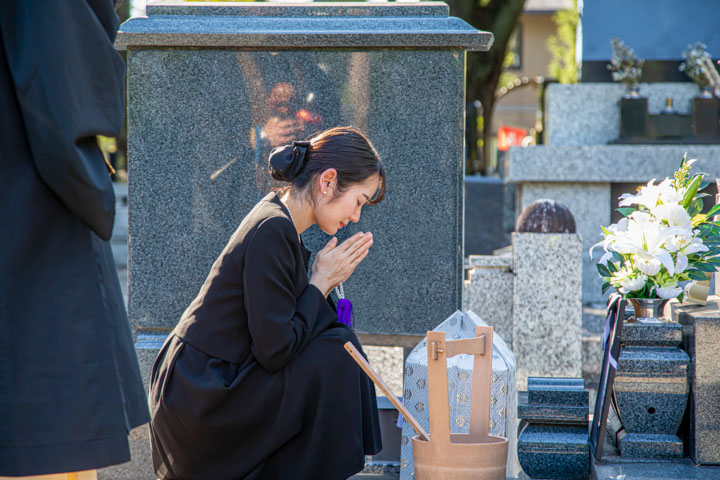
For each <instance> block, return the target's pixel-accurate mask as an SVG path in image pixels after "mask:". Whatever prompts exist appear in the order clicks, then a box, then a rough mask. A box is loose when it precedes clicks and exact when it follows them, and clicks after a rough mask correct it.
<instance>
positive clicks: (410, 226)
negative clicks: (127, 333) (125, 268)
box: [128, 49, 464, 334]
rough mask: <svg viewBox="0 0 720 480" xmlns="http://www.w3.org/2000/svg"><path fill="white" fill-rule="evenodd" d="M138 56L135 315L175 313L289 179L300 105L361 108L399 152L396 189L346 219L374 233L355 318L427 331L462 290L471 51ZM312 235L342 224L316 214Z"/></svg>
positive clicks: (158, 318)
mask: <svg viewBox="0 0 720 480" xmlns="http://www.w3.org/2000/svg"><path fill="white" fill-rule="evenodd" d="M429 66H431V68H430V67H429ZM128 69H129V74H128V131H129V137H128V154H129V180H130V185H129V196H130V205H129V208H130V218H129V236H130V240H129V279H130V299H129V316H130V319H131V321H132V323H133V324H134V325H136V326H138V327H140V328H165V329H170V328H172V327H173V326H174V325H175V323H176V322H177V320H178V319H179V318H180V316H181V314H182V312H183V310H184V309H185V308H186V307H187V305H188V304H189V303H190V301H191V300H192V299H193V298H194V297H195V295H196V294H197V292H198V291H199V289H200V287H201V285H202V283H203V281H204V279H205V276H206V275H207V273H208V272H209V270H210V267H211V265H212V263H213V261H214V260H215V258H216V257H217V255H218V254H219V253H220V251H221V250H222V248H223V246H224V245H225V243H226V242H227V241H228V239H229V238H230V236H231V235H232V233H233V231H234V230H235V229H236V228H237V226H238V225H239V223H240V221H241V220H242V218H243V217H244V216H245V215H246V214H247V213H248V212H249V211H250V209H251V208H252V207H253V205H254V204H255V203H256V202H257V201H258V199H260V198H262V196H263V195H264V194H265V193H266V192H267V191H268V190H269V189H270V188H272V187H273V186H276V184H275V183H274V182H271V180H270V178H269V176H268V175H267V173H266V166H265V162H266V159H267V155H268V153H269V152H270V149H271V148H272V147H273V146H274V145H275V144H277V143H276V142H277V141H278V140H277V135H275V134H274V133H273V130H272V128H271V127H272V122H271V120H273V119H274V118H281V117H282V116H283V115H286V113H287V112H286V110H288V109H289V112H290V113H291V114H294V112H295V111H296V110H297V109H305V110H310V111H312V112H314V113H316V114H318V115H319V120H318V121H317V123H305V124H302V127H301V129H300V130H298V131H297V133H296V136H297V137H303V136H305V135H308V134H309V133H311V132H312V131H314V130H316V129H321V128H326V127H330V126H335V125H348V124H352V125H354V126H356V127H358V128H360V129H361V130H364V131H365V132H366V133H368V135H369V137H370V138H371V139H372V140H373V142H374V145H375V147H376V148H377V150H378V152H379V153H380V155H381V156H382V157H383V161H384V164H385V165H386V170H387V181H388V195H387V198H386V200H385V201H384V202H383V203H382V204H380V205H378V206H371V207H368V208H366V209H365V210H364V211H363V216H362V219H361V221H360V223H359V225H352V226H351V227H348V228H347V229H345V230H347V232H344V233H343V234H341V235H339V238H340V240H342V239H344V238H345V237H347V236H349V235H351V234H352V233H354V232H356V231H358V230H363V231H371V232H373V234H374V241H375V244H374V246H373V248H372V251H371V253H370V255H369V257H368V258H367V259H366V260H365V261H364V262H363V263H362V264H361V265H360V266H359V267H358V269H357V270H356V272H355V274H354V275H353V277H352V278H351V279H350V280H349V281H348V282H347V283H346V285H345V292H346V294H347V295H348V297H349V298H351V299H352V300H353V303H354V306H355V309H356V310H355V312H356V314H355V319H356V322H357V326H358V330H359V331H364V332H372V333H391V334H403V333H410V334H424V333H425V332H426V331H427V330H428V329H431V328H432V327H433V326H434V325H435V323H436V321H437V320H436V319H437V318H444V317H445V316H447V314H448V312H452V311H455V310H456V309H458V308H460V307H461V306H462V304H461V296H462V271H463V265H462V263H463V256H462V231H463V223H462V208H463V197H462V184H463V175H462V171H461V165H462V162H461V159H462V155H463V139H462V131H463V125H462V121H463V108H464V97H463V92H464V55H463V53H462V52H461V51H459V50H458V51H451V50H402V51H397V50H383V51H350V50H342V51H303V52H288V51H285V52H247V51H244V52H242V51H227V50H221V49H217V50H186V49H168V50H131V51H130V52H128ZM408 70H413V71H414V72H415V73H414V74H413V75H406V72H407V71H408ZM281 94H283V95H284V94H288V95H290V99H289V100H287V102H284V101H283V102H280V100H279V99H282V98H283V95H281ZM283 112H285V113H283ZM257 138H260V141H254V140H255V139H257ZM281 143H283V142H281ZM408 172H412V174H411V175H409V174H408ZM418 205H422V208H418ZM303 238H304V241H305V242H306V244H307V245H308V247H309V248H310V249H311V250H318V249H319V248H321V247H322V246H323V245H324V244H325V242H327V241H328V240H329V237H327V236H326V235H324V234H322V233H321V232H319V230H317V229H313V230H312V231H308V232H307V233H306V234H304V235H303Z"/></svg>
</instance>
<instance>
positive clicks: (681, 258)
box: [675, 253, 689, 275]
mask: <svg viewBox="0 0 720 480" xmlns="http://www.w3.org/2000/svg"><path fill="white" fill-rule="evenodd" d="M688 263H689V262H688V258H687V257H686V256H685V255H683V254H682V253H678V254H677V258H676V259H675V274H676V275H677V274H680V273H682V272H684V271H685V270H686V269H687V267H688Z"/></svg>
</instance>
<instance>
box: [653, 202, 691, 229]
mask: <svg viewBox="0 0 720 480" xmlns="http://www.w3.org/2000/svg"><path fill="white" fill-rule="evenodd" d="M650 212H651V213H652V214H653V216H654V217H655V218H657V219H658V220H664V221H666V222H667V223H668V225H670V226H671V227H683V228H688V229H689V228H691V226H690V223H691V221H692V219H691V218H690V215H688V213H687V210H685V209H684V208H683V206H682V205H680V204H679V203H663V204H662V205H658V206H657V207H655V208H652V209H651V210H650Z"/></svg>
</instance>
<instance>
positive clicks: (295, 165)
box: [269, 142, 310, 182]
mask: <svg viewBox="0 0 720 480" xmlns="http://www.w3.org/2000/svg"><path fill="white" fill-rule="evenodd" d="M309 147H310V142H293V143H292V145H283V146H282V147H277V148H275V149H273V151H272V152H270V159H269V163H270V173H271V174H272V177H273V178H274V179H275V180H280V181H281V182H292V181H293V180H295V178H297V176H298V175H299V174H300V172H301V171H302V169H303V167H304V166H305V160H306V158H307V150H308V148H309Z"/></svg>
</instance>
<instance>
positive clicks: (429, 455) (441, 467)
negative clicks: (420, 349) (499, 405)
mask: <svg viewBox="0 0 720 480" xmlns="http://www.w3.org/2000/svg"><path fill="white" fill-rule="evenodd" d="M475 335H476V336H475V337H474V338H468V339H462V340H452V341H446V340H445V332H428V333H427V345H428V348H427V352H428V390H429V391H428V394H429V411H428V413H429V417H430V418H429V420H430V438H429V440H425V439H423V438H421V437H420V436H419V435H418V436H416V437H413V439H412V442H413V460H414V463H415V479H416V480H470V479H473V480H505V473H506V472H505V468H506V462H507V454H508V440H507V439H506V438H504V437H496V436H493V435H490V433H489V426H490V381H491V374H492V349H493V328H492V327H476V328H475ZM463 353H465V354H470V355H474V356H475V359H474V363H473V377H472V388H471V402H470V432H469V433H467V434H451V433H450V415H449V411H448V384H447V364H446V359H447V358H450V357H454V356H455V355H459V354H463Z"/></svg>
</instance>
